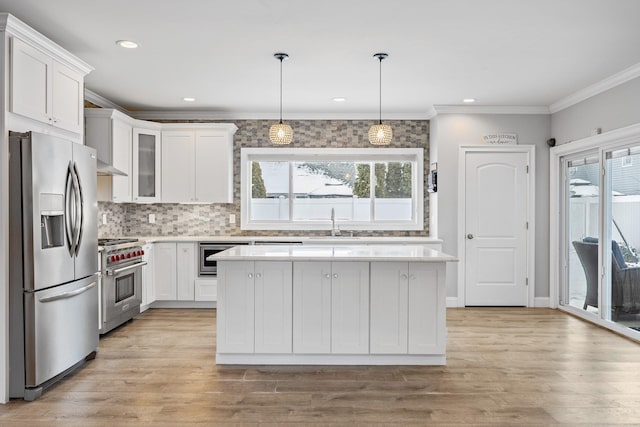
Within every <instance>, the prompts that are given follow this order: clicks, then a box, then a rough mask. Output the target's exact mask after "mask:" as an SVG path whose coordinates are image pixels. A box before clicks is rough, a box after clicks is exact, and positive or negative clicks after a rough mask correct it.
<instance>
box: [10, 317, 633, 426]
mask: <svg viewBox="0 0 640 427" xmlns="http://www.w3.org/2000/svg"><path fill="white" fill-rule="evenodd" d="M447 326H448V332H449V337H448V345H447V366H440V367H409V366H392V367H375V366H373V367H372V366H358V367H348V366H336V367H315V366H314V367H298V366H294V367H291V366H285V367H262V366H261V367H242V366H216V364H215V357H214V355H215V310H168V309H153V310H149V311H147V312H145V313H144V314H142V315H141V316H139V318H137V319H136V320H134V321H133V322H131V323H129V324H127V325H124V326H123V327H121V328H118V329H116V330H115V331H112V332H111V333H110V334H108V335H107V336H106V337H105V338H103V339H102V340H101V341H100V351H99V353H98V356H97V358H96V359H95V360H92V361H90V362H87V364H86V365H85V366H84V367H83V368H82V369H80V370H79V371H77V372H76V373H74V374H73V375H71V376H69V377H67V378H66V379H64V380H63V381H61V382H60V383H58V384H57V385H56V386H54V387H52V388H51V389H49V390H48V391H47V392H45V393H44V395H43V396H42V397H41V398H40V399H39V400H37V401H34V402H23V401H12V402H10V403H9V404H7V405H0V426H3V427H4V426H58V425H59V426H65V427H69V426H109V427H119V426H133V425H135V426H192V425H208V426H210V425H218V424H222V423H234V424H284V423H291V424H311V423H318V424H327V425H328V424H331V425H347V424H361V425H368V424H374V423H381V424H401V425H408V424H413V425H425V424H429V425H438V424H439V425H469V424H474V425H486V426H495V425H545V426H546V425H559V424H590V425H599V426H600V425H614V424H630V425H640V369H639V368H640V344H637V343H635V342H632V341H630V340H627V339H625V338H623V337H620V336H618V335H615V334H613V333H611V332H609V331H606V330H604V329H600V328H598V327H595V326H593V325H591V324H588V323H586V322H583V321H582V320H579V319H577V318H574V317H571V316H569V315H566V314H564V313H562V312H560V311H557V310H549V309H518V308H473V309H448V310H447Z"/></svg>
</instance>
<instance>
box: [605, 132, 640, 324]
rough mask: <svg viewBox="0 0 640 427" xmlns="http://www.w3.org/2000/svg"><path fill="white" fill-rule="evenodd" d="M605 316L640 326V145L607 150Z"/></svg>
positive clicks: (615, 320)
mask: <svg viewBox="0 0 640 427" xmlns="http://www.w3.org/2000/svg"><path fill="white" fill-rule="evenodd" d="M604 157H605V159H606V163H605V164H606V173H605V187H606V189H607V191H606V193H605V197H604V200H605V210H604V212H605V215H606V216H605V219H606V220H605V222H604V227H605V229H604V230H603V231H604V235H605V236H606V237H607V240H606V241H611V247H610V248H607V251H605V252H606V253H605V257H606V258H605V259H606V260H610V261H609V262H606V266H607V267H609V266H610V269H609V271H607V274H606V275H605V279H604V287H603V289H604V293H605V295H606V298H605V299H604V301H603V307H606V311H605V312H604V313H603V314H604V318H605V319H607V320H611V321H613V322H616V323H618V324H620V325H623V326H625V327H629V328H632V329H635V330H640V265H639V264H638V248H640V145H636V146H628V147H624V148H617V149H614V150H609V151H606V152H605V156H604Z"/></svg>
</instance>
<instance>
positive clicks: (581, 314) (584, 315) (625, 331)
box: [558, 305, 640, 342]
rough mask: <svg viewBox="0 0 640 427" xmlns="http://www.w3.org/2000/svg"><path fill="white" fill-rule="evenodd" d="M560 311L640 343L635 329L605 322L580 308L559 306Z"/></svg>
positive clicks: (638, 334)
mask: <svg viewBox="0 0 640 427" xmlns="http://www.w3.org/2000/svg"><path fill="white" fill-rule="evenodd" d="M558 310H560V311H562V312H564V313H568V314H571V315H572V316H575V317H578V318H580V319H582V320H585V321H587V322H589V323H593V324H595V325H598V326H600V327H602V328H604V329H608V330H610V331H613V332H615V333H618V334H620V335H622V336H625V337H627V338H629V339H631V340H633V341H637V342H640V333H639V332H636V331H634V330H633V329H629V328H627V327H625V326H622V325H620V324H618V323H614V322H611V321H609V320H603V319H601V318H600V317H598V316H596V315H594V313H591V312H587V311H584V310H581V309H579V308H576V307H573V306H570V305H567V306H559V307H558Z"/></svg>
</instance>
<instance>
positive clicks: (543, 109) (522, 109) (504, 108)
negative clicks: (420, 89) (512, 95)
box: [430, 105, 549, 118]
mask: <svg viewBox="0 0 640 427" xmlns="http://www.w3.org/2000/svg"><path fill="white" fill-rule="evenodd" d="M430 113H432V114H433V113H435V114H433V116H431V117H430V118H432V117H434V116H436V115H438V114H549V107H547V106H544V105H539V106H538V105H533V106H526V105H523V106H517V105H515V106H508V105H434V106H433V110H430Z"/></svg>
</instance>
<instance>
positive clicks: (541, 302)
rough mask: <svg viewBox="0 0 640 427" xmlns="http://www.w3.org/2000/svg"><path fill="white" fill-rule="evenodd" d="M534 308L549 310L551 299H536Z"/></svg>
mask: <svg viewBox="0 0 640 427" xmlns="http://www.w3.org/2000/svg"><path fill="white" fill-rule="evenodd" d="M533 306H534V307H536V308H549V307H550V305H549V298H548V297H535V298H534V299H533Z"/></svg>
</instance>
